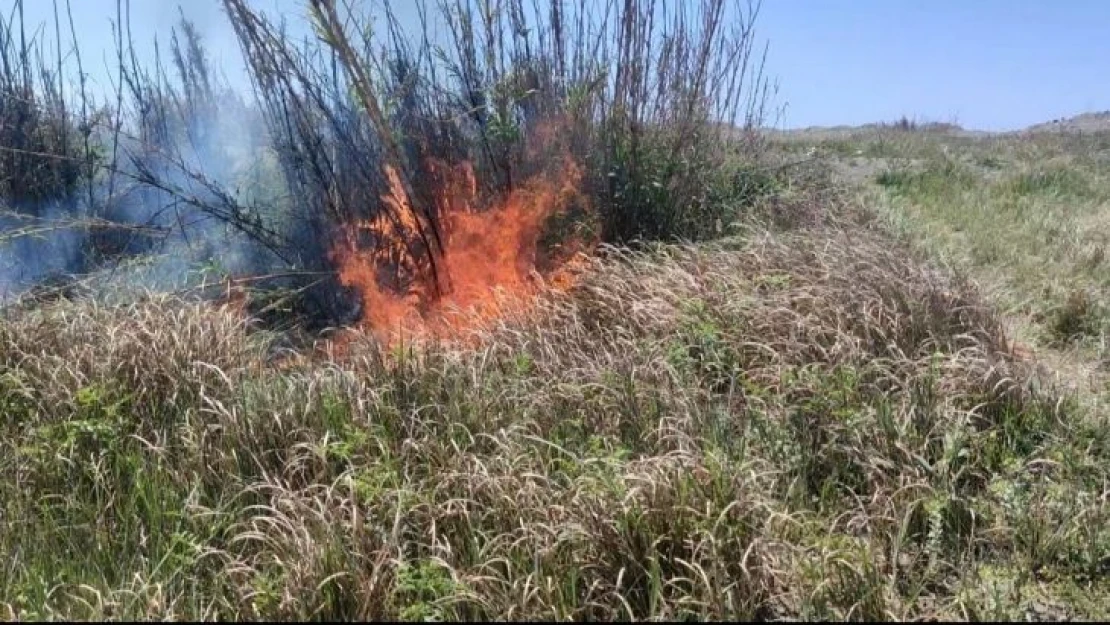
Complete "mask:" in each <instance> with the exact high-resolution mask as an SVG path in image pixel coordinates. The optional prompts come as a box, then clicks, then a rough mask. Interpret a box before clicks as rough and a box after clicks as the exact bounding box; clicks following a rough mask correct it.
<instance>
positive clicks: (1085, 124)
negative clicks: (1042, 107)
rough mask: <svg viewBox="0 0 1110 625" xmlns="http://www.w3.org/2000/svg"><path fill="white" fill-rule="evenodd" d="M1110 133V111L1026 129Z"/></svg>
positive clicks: (1086, 114)
mask: <svg viewBox="0 0 1110 625" xmlns="http://www.w3.org/2000/svg"><path fill="white" fill-rule="evenodd" d="M1106 131H1110V111H1102V112H1099V113H1083V114H1082V115H1076V116H1075V117H1068V118H1064V119H1054V120H1052V121H1049V122H1044V123H1042V124H1036V125H1033V126H1030V127H1029V128H1026V132H1106Z"/></svg>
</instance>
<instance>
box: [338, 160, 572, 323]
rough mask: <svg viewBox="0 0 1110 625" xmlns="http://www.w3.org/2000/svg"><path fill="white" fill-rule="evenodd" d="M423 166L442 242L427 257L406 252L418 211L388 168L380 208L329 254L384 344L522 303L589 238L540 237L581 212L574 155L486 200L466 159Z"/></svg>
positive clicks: (562, 277)
mask: <svg viewBox="0 0 1110 625" xmlns="http://www.w3.org/2000/svg"><path fill="white" fill-rule="evenodd" d="M429 170H430V171H431V172H432V173H433V176H432V178H431V180H432V182H431V187H432V188H433V189H434V194H433V198H434V214H435V215H437V221H436V226H437V234H436V237H437V238H438V240H440V241H441V242H442V248H441V249H440V250H439V253H438V254H437V257H436V258H435V262H434V263H433V262H429V263H424V264H421V263H420V262H419V260H418V259H417V258H414V254H413V250H414V249H420V248H419V245H418V241H417V229H416V221H417V217H416V216H415V214H414V209H413V207H412V202H411V200H409V199H408V197H407V195H406V194H405V191H404V187H403V186H402V185H401V183H400V179H399V176H398V175H397V173H396V171H395V170H393V169H389V170H387V172H388V177H389V180H390V186H389V191H388V193H386V194H385V195H383V196H382V197H381V201H382V203H383V204H384V205H385V206H386V207H387V210H383V211H381V212H380V213H379V214H378V216H377V217H376V218H373V219H366V220H361V221H355V222H352V223H350V224H346V225H345V226H344V227H342V228H341V229H340V232H341V236H340V237H339V238H338V240H337V241H336V244H335V246H334V247H333V248H332V250H331V258H332V260H333V262H335V264H336V266H337V268H338V273H339V278H340V281H341V282H342V284H343V285H345V286H347V287H350V288H353V289H355V291H356V292H357V294H358V296H359V297H360V298H361V305H362V306H361V307H362V326H363V327H364V328H367V329H369V330H371V331H373V332H374V333H375V334H376V335H377V336H378V337H379V338H382V339H383V340H385V341H390V340H393V339H396V338H398V337H399V336H402V335H404V334H406V333H407V334H413V335H426V334H432V335H435V334H439V333H441V332H443V331H444V330H459V329H462V327H460V324H465V323H480V322H482V321H484V320H487V319H489V318H490V317H493V316H496V315H497V314H498V313H499V312H500V311H501V310H502V308H503V307H504V306H521V305H526V304H527V301H528V298H529V297H530V296H532V295H534V294H535V292H536V290H537V289H538V288H539V287H541V285H542V284H544V283H545V282H546V279H547V278H555V279H556V280H555V282H556V284H558V285H565V284H566V274H565V273H561V271H562V270H563V269H564V267H563V266H562V265H563V263H564V262H565V261H567V260H569V259H570V258H571V255H570V254H568V251H570V250H573V249H575V248H576V247H577V246H581V245H588V244H589V242H588V241H585V240H569V239H568V240H562V241H557V242H555V243H550V242H546V241H542V240H541V239H544V238H545V237H544V236H543V235H544V234H545V232H548V231H550V230H551V229H552V228H554V227H557V225H558V220H559V218H561V217H566V216H567V215H569V214H571V213H572V212H575V211H577V212H579V213H581V212H583V211H584V210H588V209H587V206H588V205H587V203H586V198H585V196H584V195H583V193H582V191H581V181H582V171H581V168H580V167H579V166H578V165H577V164H576V163H575V162H574V160H573V159H571V158H569V157H568V158H566V159H565V161H564V163H563V166H562V167H561V168H560V169H559V170H558V171H557V172H556V173H555V175H551V176H549V175H542V174H541V175H536V176H534V177H532V178H530V179H528V180H525V181H523V182H522V183H520V184H519V185H518V186H517V187H516V188H514V189H512V190H510V191H509V192H507V193H504V194H497V195H494V196H493V197H488V198H483V197H481V194H480V192H479V189H480V187H479V184H478V180H477V178H476V175H475V172H474V167H473V165H471V164H470V163H469V162H463V163H460V164H458V165H455V166H451V165H448V164H446V163H444V162H442V161H432V162H430V163H429ZM545 243H546V244H545ZM425 253H427V252H426V251H425ZM419 267H424V268H425V271H424V272H423V273H420V272H419V271H417V270H416V269H417V268H419ZM433 268H434V271H433Z"/></svg>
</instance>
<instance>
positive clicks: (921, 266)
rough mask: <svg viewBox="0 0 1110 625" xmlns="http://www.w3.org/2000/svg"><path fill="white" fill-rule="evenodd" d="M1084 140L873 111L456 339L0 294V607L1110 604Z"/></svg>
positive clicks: (778, 611)
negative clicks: (675, 229)
mask: <svg viewBox="0 0 1110 625" xmlns="http://www.w3.org/2000/svg"><path fill="white" fill-rule="evenodd" d="M1094 141H1096V140H1095V139H1054V140H1051V141H1049V140H1045V141H1044V143H1040V142H1031V141H1028V140H1022V139H1012V140H1005V141H991V142H982V143H963V142H961V143H953V144H947V143H944V142H943V141H934V140H933V139H929V138H926V137H921V136H918V135H912V136H911V135H907V136H904V137H901V138H900V141H899V142H898V143H894V144H892V143H891V142H889V141H887V140H885V139H884V140H882V141H881V142H880V143H879V144H877V143H876V142H875V141H873V140H870V139H866V140H865V139H860V140H859V141H858V143H856V144H855V145H854V147H855V148H856V150H859V151H862V152H864V153H865V154H869V153H874V152H873V151H877V152H881V157H882V158H884V159H888V160H886V161H883V162H882V166H876V164H875V163H874V162H873V163H870V164H867V163H865V162H855V163H853V161H851V160H850V159H849V160H844V158H842V157H839V156H833V157H828V156H825V157H822V158H823V159H826V163H825V165H820V164H818V166H817V167H806V168H802V169H801V170H799V171H800V173H801V174H802V175H793V174H792V175H790V176H785V177H781V178H780V179H778V180H779V181H778V182H777V183H776V186H775V188H776V189H777V190H776V191H775V193H774V194H773V195H772V196H768V197H769V198H770V199H768V200H767V202H766V205H765V206H764V209H765V210H763V211H762V212H761V213H760V214H764V215H765V216H767V217H775V216H777V217H780V219H777V220H769V221H768V220H764V225H763V226H757V225H755V224H756V223H757V221H756V220H755V218H754V217H753V218H752V219H751V220H749V221H748V222H745V223H746V225H743V227H741V228H740V229H739V230H736V231H735V234H733V235H731V236H729V237H726V238H724V239H720V240H717V241H715V242H708V243H702V244H698V245H662V244H658V245H653V246H649V247H646V248H644V249H641V250H639V251H635V252H634V251H630V250H627V249H624V248H609V249H606V250H603V253H602V254H600V256H598V257H596V258H594V259H593V260H591V261H590V262H589V263H588V264H587V266H586V267H585V268H584V269H583V273H582V275H581V277H580V279H579V282H578V283H577V285H576V286H575V287H574V288H573V289H572V290H571V291H569V292H566V293H560V292H552V293H550V294H548V295H546V296H545V297H544V298H543V302H542V304H541V305H540V306H539V307H538V308H537V309H535V310H533V311H531V312H529V313H527V314H523V313H522V314H520V315H518V316H515V317H511V318H507V319H505V320H503V321H500V322H497V323H495V324H494V325H492V326H490V327H487V328H485V329H483V330H481V331H479V332H478V333H477V334H475V335H473V336H470V337H467V340H465V341H462V342H456V343H453V342H450V341H440V342H438V343H435V344H408V345H404V346H402V347H399V348H395V349H393V350H383V349H382V348H380V347H378V346H377V344H376V343H374V342H373V341H372V340H370V339H369V338H367V339H366V340H358V339H355V340H354V341H353V342H351V343H350V344H347V345H345V346H344V349H343V350H337V349H336V346H334V345H328V344H326V343H323V344H321V345H320V346H319V349H316V350H310V349H302V350H300V351H298V352H297V353H294V354H289V353H287V352H285V351H283V350H282V349H279V348H278V345H279V344H281V343H282V341H280V340H279V339H280V337H278V336H276V335H274V334H271V333H267V332H263V331H260V330H257V329H254V328H253V327H252V325H251V324H250V323H249V322H248V321H246V320H245V319H244V318H243V317H242V316H241V315H240V313H239V312H238V310H237V309H235V308H231V307H216V306H213V305H211V304H197V303H191V304H186V303H182V302H177V301H174V300H172V299H169V298H155V299H153V300H152V301H148V302H146V303H142V304H134V305H130V306H126V307H115V308H108V307H98V306H95V305H93V304H89V303H80V302H66V301H64V300H63V301H59V302H56V303H53V304H45V305H40V306H37V307H33V308H25V309H22V310H20V311H9V312H8V313H7V314H6V316H5V317H4V318H3V320H2V321H0V387H2V392H0V401H2V402H3V410H2V411H0V414H3V421H2V422H0V447H2V450H0V502H2V503H0V530H2V531H0V554H2V555H3V558H2V560H3V561H4V562H5V565H4V566H3V567H0V588H2V589H3V591H2V594H0V614H3V615H4V617H5V618H15V619H40V618H201V619H214V618H226V619H230V618H240V619H257V618H271V619H273V618H339V619H349V618H383V619H384V618H395V619H396V618H399V619H429V618H432V619H444V618H456V619H474V618H514V619H569V618H596V619H605V620H609V619H637V620H638V619H649V618H717V619H722V618H759V619H773V618H798V617H805V618H832V619H884V618H892V619H924V618H956V619H980V618H1026V617H1030V618H1060V617H1077V618H1106V617H1107V614H1106V610H1105V606H1106V605H1108V603H1107V601H1106V598H1107V597H1108V594H1110V583H1108V581H1107V573H1108V569H1107V567H1108V566H1110V559H1108V557H1110V529H1108V528H1110V525H1108V524H1107V521H1108V520H1110V519H1108V513H1110V510H1108V508H1107V494H1106V490H1105V489H1106V484H1107V483H1108V481H1110V431H1108V430H1107V429H1106V427H1105V422H1104V415H1103V414H1102V412H1101V411H1100V410H1098V409H1097V407H1098V403H1097V401H1092V399H1091V398H1092V397H1096V398H1097V394H1094V393H1092V392H1091V391H1090V390H1089V389H1088V390H1086V391H1082V392H1081V391H1080V390H1069V389H1068V388H1066V387H1063V386H1060V387H1059V388H1058V385H1055V384H1054V383H1053V382H1054V375H1053V374H1054V371H1055V370H1054V369H1052V368H1051V367H1050V366H1049V365H1051V364H1052V361H1051V360H1048V361H1045V360H1044V359H1042V358H1040V355H1041V353H1042V351H1041V349H1042V347H1043V349H1044V350H1053V351H1052V353H1054V354H1056V355H1057V358H1058V359H1059V360H1061V361H1065V362H1067V363H1070V364H1072V365H1075V366H1084V367H1095V365H1096V363H1097V361H1098V359H1099V358H1104V357H1105V351H1099V349H1100V347H1099V340H1104V338H1105V317H1104V316H1102V315H1103V313H1101V312H1099V311H1101V310H1102V308H1100V307H1101V306H1103V305H1104V304H1105V301H1106V299H1105V298H1106V291H1105V282H1104V281H1101V282H1100V280H1104V278H1103V277H1102V274H1101V273H1100V272H1098V271H1097V269H1096V268H1094V267H1091V266H1090V265H1091V263H1092V262H1093V260H1092V257H1091V254H1092V250H1093V249H1094V248H1092V247H1091V245H1092V244H1091V243H1090V242H1089V241H1087V240H1086V239H1083V233H1087V234H1088V235H1091V236H1093V235H1094V234H1096V233H1097V232H1098V229H1097V228H1096V227H1095V226H1094V224H1095V223H1096V222H1097V220H1098V219H1099V215H1100V211H1104V207H1103V206H1101V205H1100V204H1099V202H1100V200H1099V198H1100V197H1101V196H1100V195H1099V194H1100V193H1101V191H1100V189H1101V188H1102V187H1100V186H1099V184H1100V182H1101V178H1100V177H1099V173H1098V172H1099V168H1098V165H1097V163H1098V159H1099V158H1100V157H1099V152H1097V150H1096V149H1095V145H1096V144H1094V143H1093V142H1094ZM795 147H797V146H791V145H787V146H785V148H786V149H787V150H788V151H789V150H792V149H795ZM806 149H808V147H807V148H806ZM837 150H840V146H834V145H828V146H819V148H818V151H819V152H822V153H833V152H835V151H837ZM1045 154H1052V155H1053V158H1050V159H1046V158H1044V157H1043V155H1045ZM877 156H878V154H876V157H877ZM1053 159H1055V160H1053ZM822 168H824V169H833V170H834V171H842V172H844V173H847V174H851V175H847V176H845V177H844V178H843V179H842V181H841V183H839V184H834V183H833V182H831V181H829V180H828V179H827V178H824V177H822V176H821V175H819V174H820V171H821V170H822ZM860 168H866V169H869V170H874V171H870V173H868V174H867V176H862V177H861V176H859V175H856V174H858V170H859V169H860ZM853 172H855V174H853ZM853 181H859V182H858V184H860V185H862V186H860V187H854V186H852V185H853V184H856V182H853ZM857 200H858V201H857ZM1053 211H1054V212H1053ZM1047 213H1052V214H1055V215H1058V216H1060V219H1057V220H1048V219H1047V217H1045V215H1046V214H1047ZM784 216H787V217H791V216H792V217H794V218H793V219H782V217H784ZM799 216H805V217H806V218H804V219H802V218H798V217H799ZM875 216H878V217H879V218H880V219H874V217H875ZM1102 217H1103V218H1105V215H1104V214H1103V215H1102ZM884 219H885V221H884ZM768 224H770V225H768ZM776 224H777V225H776ZM890 225H893V226H895V227H896V228H895V229H892V228H890V227H889V226H890ZM1053 228H1057V229H1056V230H1053ZM999 230H1001V232H1002V234H1001V235H999V234H991V233H992V232H998V231H999ZM899 234H901V235H904V237H905V238H907V239H910V241H909V242H907V243H902V242H900V239H899V236H898V235H899ZM1007 238H1008V240H1010V241H1011V242H1013V243H1014V244H1013V245H1010V246H1007V245H1001V243H1002V242H1003V241H1005V240H1007ZM992 241H993V242H995V244H994V245H993V247H990V246H991V245H992V244H991V242H992ZM1011 248H1013V249H1011ZM991 249H993V250H994V251H993V252H989V250H991ZM988 252H989V253H988ZM1030 258H1032V260H1031V259H1030ZM930 259H933V260H930ZM934 261H936V262H934ZM958 275H971V276H975V277H976V278H979V279H980V281H982V282H983V283H984V284H986V285H987V286H988V287H989V288H987V289H986V295H985V296H984V295H983V294H981V292H980V289H979V288H977V287H976V286H975V285H974V284H973V283H972V282H970V281H968V280H967V279H964V278H960V277H958ZM1081 286H1082V287H1085V288H1086V289H1087V292H1088V293H1089V296H1088V298H1089V300H1088V301H1089V308H1087V309H1084V310H1083V312H1082V314H1079V310H1078V309H1077V308H1076V305H1074V304H1072V305H1071V307H1070V308H1069V302H1070V301H1071V298H1072V297H1073V296H1072V295H1071V294H1072V293H1073V292H1075V290H1076V289H1079V288H1080V287H1081ZM1047 287H1051V289H1050V290H1048V291H1046V292H1045V294H1044V295H1042V296H1040V297H1038V298H1036V299H1034V296H1035V295H1037V294H1039V293H1041V292H1042V289H1045V288H1047ZM1023 297H1024V298H1025V299H1024V300H1023ZM1029 300H1032V302H1031V303H1026V304H1024V306H1025V307H1024V308H1023V307H1022V302H1023V301H1026V302H1028V301H1029ZM1069 310H1071V311H1072V312H1071V314H1073V315H1074V316H1076V317H1077V318H1079V319H1081V320H1082V322H1081V323H1079V324H1078V325H1077V326H1075V327H1076V328H1079V330H1078V331H1075V332H1072V331H1064V330H1062V329H1061V328H1062V327H1064V326H1063V325H1061V323H1062V322H1060V321H1059V320H1060V319H1063V318H1066V315H1067V314H1069V313H1067V312H1066V311H1069ZM1000 311H1001V312H1000ZM1015 315H1016V316H1017V317H1018V320H1019V321H1020V322H1022V324H1023V325H1020V326H1019V328H1023V330H1022V331H1023V332H1025V331H1028V332H1029V333H1030V336H1034V337H1036V338H1035V339H1030V340H1033V341H1034V343H1033V345H1034V348H1033V349H1034V350H1035V354H1033V353H1029V352H1027V351H1025V350H1023V349H1020V348H1015V346H1014V344H1013V343H1012V341H1011V340H1010V338H1009V337H1008V335H1007V331H1006V326H1007V324H1008V323H1009V322H1010V319H1011V317H1013V316H1015ZM1065 339H1066V340H1065ZM1103 390H1105V389H1103Z"/></svg>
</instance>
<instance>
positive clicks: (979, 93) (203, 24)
mask: <svg viewBox="0 0 1110 625" xmlns="http://www.w3.org/2000/svg"><path fill="white" fill-rule="evenodd" d="M14 2H15V0H0V8H4V9H5V12H6V11H7V10H10V9H9V8H8V7H11V6H12V5H13V4H14ZM59 2H62V3H63V4H64V0H59ZM70 2H71V5H72V7H73V11H74V20H75V22H76V23H77V30H78V33H79V35H80V37H81V45H82V50H83V51H84V54H85V61H86V65H87V66H88V65H94V67H88V68H87V69H89V71H92V72H93V73H94V75H98V76H97V77H98V78H99V79H100V80H103V76H104V73H103V72H104V70H103V68H104V67H105V64H106V63H109V62H110V55H111V43H112V35H111V30H110V27H109V19H110V18H111V17H113V16H114V14H115V0H70ZM410 2H411V0H397V1H396V3H395V6H398V7H408V6H409V4H410ZM305 3H306V0H255V4H256V6H260V7H264V8H268V9H271V10H276V11H284V12H286V13H287V14H288V15H289V16H290V20H291V21H296V19H297V18H298V17H299V16H300V15H303V13H304V7H305ZM131 5H132V6H131V14H132V15H131V17H132V30H133V33H134V35H135V37H136V38H137V39H140V40H143V43H144V44H145V41H149V39H150V38H151V37H152V36H153V35H154V34H155V33H158V34H159V37H160V38H161V39H162V40H163V41H165V40H168V33H169V28H170V27H171V26H172V25H173V24H174V23H175V22H176V21H177V16H178V13H177V7H178V5H181V6H183V7H184V9H185V13H186V15H187V16H188V17H189V18H190V19H192V20H193V21H194V22H195V23H196V24H197V26H198V27H199V28H200V30H201V32H202V33H203V35H204V36H205V38H206V41H207V43H208V44H209V47H210V49H211V50H212V52H213V54H214V56H216V57H217V59H219V60H222V61H224V62H225V64H226V65H227V67H228V69H227V71H228V73H229V74H234V73H235V72H236V71H237V70H236V69H233V68H237V67H239V66H240V64H241V61H240V60H239V58H238V48H237V46H236V44H235V41H234V37H233V34H232V31H231V28H230V26H229V25H228V24H227V23H226V17H225V16H224V15H223V10H222V8H221V6H220V3H219V1H218V0H188V1H185V2H182V1H181V0H131ZM25 11H26V12H27V15H28V18H29V21H31V22H36V23H37V22H47V23H48V24H49V28H50V29H52V28H53V25H52V22H51V21H50V20H52V18H51V17H50V15H51V13H50V11H51V1H50V0H25ZM403 12H404V11H403ZM757 29H758V30H759V35H760V37H762V38H763V39H766V40H769V41H770V44H771V49H770V55H769V63H768V64H769V70H770V72H771V74H772V75H774V76H776V77H777V78H778V81H779V83H780V90H779V93H778V98H777V104H778V105H780V106H784V114H783V117H782V118H781V119H780V120H779V122H778V125H780V126H785V127H802V126H812V125H822V126H829V125H838V124H851V125H855V124H863V123H868V122H873V121H884V120H893V119H895V118H897V117H899V116H901V115H906V116H908V117H916V118H918V119H922V120H931V121H956V122H958V123H960V124H961V125H963V126H965V127H968V128H976V129H985V130H1006V129H1014V128H1020V127H1024V126H1027V125H1030V124H1034V123H1038V122H1042V121H1047V120H1050V119H1053V118H1057V117H1065V116H1070V115H1074V114H1077V113H1081V112H1085V111H1095V110H1106V109H1110V0H1055V1H1052V0H764V3H763V9H762V13H761V15H760V20H759V22H758V23H757Z"/></svg>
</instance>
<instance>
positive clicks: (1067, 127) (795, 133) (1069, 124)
mask: <svg viewBox="0 0 1110 625" xmlns="http://www.w3.org/2000/svg"><path fill="white" fill-rule="evenodd" d="M873 131H902V132H929V133H937V134H945V135H953V136H962V137H978V136H987V135H1013V134H1025V133H1045V132H1082V133H1091V132H1110V111H1102V112H1092V113H1082V114H1080V115H1075V116H1073V117H1067V118H1061V119H1054V120H1051V121H1048V122H1042V123H1039V124H1034V125H1032V126H1029V127H1027V128H1024V129H1022V130H1008V131H986V130H968V129H965V128H962V127H960V126H958V125H956V124H950V123H942V122H924V123H913V122H909V123H906V122H880V123H871V124H864V125H862V126H846V125H839V126H810V127H807V128H788V129H780V128H765V129H764V130H763V132H764V133H766V134H767V135H768V136H772V137H783V138H805V139H809V140H813V141H820V140H828V139H837V138H842V137H848V136H851V135H853V134H858V133H861V132H864V133H866V132H873Z"/></svg>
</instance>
